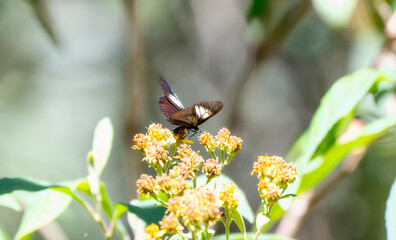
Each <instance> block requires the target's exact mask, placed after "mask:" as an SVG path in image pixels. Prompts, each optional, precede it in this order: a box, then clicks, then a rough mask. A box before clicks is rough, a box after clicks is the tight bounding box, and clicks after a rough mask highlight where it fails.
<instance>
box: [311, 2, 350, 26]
mask: <svg viewBox="0 0 396 240" xmlns="http://www.w3.org/2000/svg"><path fill="white" fill-rule="evenodd" d="M312 3H313V6H314V8H315V9H316V12H317V13H318V15H319V16H320V17H321V18H322V19H323V20H324V21H325V22H326V23H327V24H329V25H330V26H333V27H344V26H346V25H347V24H348V22H349V20H350V19H351V17H352V15H353V13H354V11H355V8H356V5H357V0H343V1H334V0H313V1H312Z"/></svg>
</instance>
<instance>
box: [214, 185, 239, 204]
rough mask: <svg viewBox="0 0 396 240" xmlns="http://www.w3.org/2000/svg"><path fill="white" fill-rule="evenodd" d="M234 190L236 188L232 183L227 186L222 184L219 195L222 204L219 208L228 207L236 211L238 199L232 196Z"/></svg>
mask: <svg viewBox="0 0 396 240" xmlns="http://www.w3.org/2000/svg"><path fill="white" fill-rule="evenodd" d="M236 188H237V186H236V185H234V184H233V183H230V184H229V185H225V184H223V188H222V189H221V191H220V194H219V200H220V201H221V202H222V204H221V206H228V207H230V208H231V209H236V208H237V207H238V198H236V197H235V196H234V191H235V189H236Z"/></svg>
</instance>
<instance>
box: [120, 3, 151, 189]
mask: <svg viewBox="0 0 396 240" xmlns="http://www.w3.org/2000/svg"><path fill="white" fill-rule="evenodd" d="M138 3H139V1H138V0H124V4H125V10H126V14H127V20H128V21H127V23H128V27H129V29H128V30H129V39H128V43H129V46H128V48H129V52H128V58H127V63H126V68H127V71H126V81H127V82H126V92H125V94H126V105H125V112H126V117H125V118H126V119H125V146H126V148H125V149H127V152H126V160H127V165H128V167H127V168H126V169H128V174H129V176H131V178H132V176H138V175H139V174H138V173H137V169H138V167H137V161H130V160H131V159H132V158H133V156H132V155H133V153H132V151H131V149H130V147H131V144H132V137H133V135H134V134H135V133H137V132H138V129H139V127H138V126H140V125H141V124H140V121H141V120H142V119H141V118H142V116H144V114H142V113H143V112H144V109H145V92H146V83H145V68H146V66H145V51H144V40H143V34H142V30H141V24H140V17H139V12H140V11H139V4H138ZM135 180H136V179H130V181H128V182H134V181H135ZM129 186H131V189H130V190H131V192H136V189H135V185H134V184H129Z"/></svg>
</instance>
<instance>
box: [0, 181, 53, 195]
mask: <svg viewBox="0 0 396 240" xmlns="http://www.w3.org/2000/svg"><path fill="white" fill-rule="evenodd" d="M47 188H49V186H48V185H44V184H42V183H39V182H38V181H35V180H30V179H27V178H1V179H0V195H3V194H7V193H12V192H13V191H16V190H23V191H29V192H37V191H42V190H45V189H47Z"/></svg>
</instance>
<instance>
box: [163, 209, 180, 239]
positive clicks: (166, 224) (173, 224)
mask: <svg viewBox="0 0 396 240" xmlns="http://www.w3.org/2000/svg"><path fill="white" fill-rule="evenodd" d="M159 224H160V226H161V229H162V230H164V231H165V232H166V233H169V234H176V233H177V232H178V231H183V229H184V228H183V226H182V225H181V224H180V222H179V219H178V218H177V217H176V216H175V215H174V214H173V213H170V214H169V215H164V217H163V218H162V221H160V222H159Z"/></svg>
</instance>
